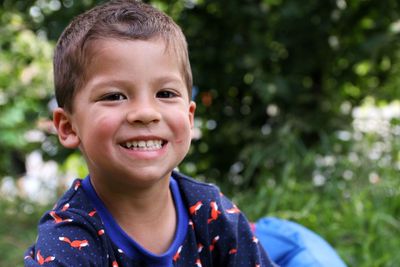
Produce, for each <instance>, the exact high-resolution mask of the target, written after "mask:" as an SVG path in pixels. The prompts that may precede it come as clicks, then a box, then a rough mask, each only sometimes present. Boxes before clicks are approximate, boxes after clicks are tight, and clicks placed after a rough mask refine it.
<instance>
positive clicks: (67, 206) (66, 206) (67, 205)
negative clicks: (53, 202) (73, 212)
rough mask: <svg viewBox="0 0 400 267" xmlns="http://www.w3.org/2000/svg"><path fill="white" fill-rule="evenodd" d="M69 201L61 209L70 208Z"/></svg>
mask: <svg viewBox="0 0 400 267" xmlns="http://www.w3.org/2000/svg"><path fill="white" fill-rule="evenodd" d="M69 206H70V205H69V203H67V204H65V205H64V206H63V207H62V209H61V211H66V210H67V209H68V208H69Z"/></svg>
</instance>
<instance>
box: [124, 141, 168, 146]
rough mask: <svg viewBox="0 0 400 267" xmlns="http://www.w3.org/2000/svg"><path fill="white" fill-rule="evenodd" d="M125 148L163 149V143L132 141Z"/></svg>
mask: <svg viewBox="0 0 400 267" xmlns="http://www.w3.org/2000/svg"><path fill="white" fill-rule="evenodd" d="M125 146H126V147H127V148H131V147H133V148H161V146H162V141H161V140H146V141H145V140H140V141H132V142H126V143H125Z"/></svg>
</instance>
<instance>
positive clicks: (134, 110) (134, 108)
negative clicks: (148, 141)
mask: <svg viewBox="0 0 400 267" xmlns="http://www.w3.org/2000/svg"><path fill="white" fill-rule="evenodd" d="M126 119H127V121H128V122H129V123H131V124H143V125H148V124H151V123H155V122H159V121H160V120H161V113H160V111H159V109H158V108H157V107H156V105H155V103H152V101H151V100H143V99H142V100H137V101H134V102H132V104H131V105H130V107H129V110H128V112H127V115H126Z"/></svg>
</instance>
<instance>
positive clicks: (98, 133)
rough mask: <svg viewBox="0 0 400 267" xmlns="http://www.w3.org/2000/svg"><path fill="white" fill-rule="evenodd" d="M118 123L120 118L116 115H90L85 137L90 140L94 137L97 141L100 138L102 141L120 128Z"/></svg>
mask: <svg viewBox="0 0 400 267" xmlns="http://www.w3.org/2000/svg"><path fill="white" fill-rule="evenodd" d="M118 125H119V121H118V119H117V118H115V116H110V114H108V115H102V114H98V115H96V116H90V117H88V119H87V121H86V127H87V129H88V130H87V131H86V135H85V138H86V140H88V141H89V142H90V140H94V139H96V140H97V141H98V140H99V139H100V140H102V141H105V140H109V139H110V138H111V137H112V136H113V134H114V133H115V131H116V129H117V128H118ZM106 138H107V139H106Z"/></svg>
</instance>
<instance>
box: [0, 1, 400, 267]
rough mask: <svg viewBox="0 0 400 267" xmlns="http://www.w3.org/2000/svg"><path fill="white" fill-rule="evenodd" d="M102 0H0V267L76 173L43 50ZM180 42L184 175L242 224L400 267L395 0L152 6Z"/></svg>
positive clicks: (350, 260) (399, 62)
mask: <svg viewBox="0 0 400 267" xmlns="http://www.w3.org/2000/svg"><path fill="white" fill-rule="evenodd" d="M99 2H101V1H96V0H79V1H77V0H35V1H33V0H23V1H22V0H19V1H18V0H2V1H0V150H1V153H0V266H10V265H11V266H22V265H23V263H22V261H23V252H24V250H25V249H26V248H27V247H28V246H29V245H30V244H31V243H32V242H34V240H35V237H36V225H37V222H38V220H39V218H40V216H41V214H42V212H43V211H44V210H46V209H49V208H51V206H52V205H53V203H54V201H55V200H56V199H57V197H58V196H59V195H60V194H61V193H62V192H63V191H64V190H65V189H66V188H67V187H68V186H69V183H70V182H71V181H72V179H74V178H75V177H83V176H85V174H86V169H85V166H84V161H83V159H82V158H81V156H80V155H79V153H78V152H77V151H69V150H65V149H63V148H62V147H61V146H60V145H59V144H58V141H57V138H56V136H55V135H54V130H53V127H52V123H51V110H52V108H54V107H55V106H56V103H55V101H54V98H53V84H52V62H51V60H52V53H53V48H54V44H55V42H56V40H57V38H58V36H59V35H60V33H61V32H62V30H63V28H64V27H65V26H66V25H67V24H68V22H69V21H70V20H71V18H72V17H74V16H76V15H77V14H79V13H81V12H83V11H84V10H86V9H88V8H90V7H92V6H94V5H95V4H97V3H99ZM146 2H150V3H152V4H153V5H155V6H157V7H158V8H160V9H162V10H163V11H165V12H166V13H168V14H169V15H171V16H172V17H173V18H174V19H175V20H176V21H177V22H178V24H179V25H181V26H182V28H183V31H184V33H185V34H186V36H187V39H188V43H189V50H190V58H191V63H192V68H193V75H194V86H195V87H194V89H193V90H194V100H195V101H196V102H197V106H198V109H197V114H196V134H195V136H194V140H193V146H192V148H191V151H190V153H189V155H188V157H187V158H186V160H185V161H184V162H183V163H182V164H181V166H180V170H181V171H182V172H184V173H186V174H188V175H191V176H193V177H196V178H197V179H199V180H204V181H207V182H213V183H216V184H218V185H219V186H220V187H221V189H222V191H223V192H224V193H225V194H226V195H228V196H229V197H230V198H231V199H233V201H234V202H235V203H236V204H238V205H239V207H240V208H241V209H242V210H243V211H244V212H245V213H246V214H247V216H248V217H249V219H250V220H253V221H255V220H257V219H259V218H261V217H263V216H277V217H279V218H284V219H290V220H293V221H296V222H299V223H301V224H302V225H304V226H306V227H308V228H310V229H312V230H314V231H316V232H317V233H319V234H320V235H321V236H323V237H324V238H325V239H326V240H327V241H328V242H330V243H331V244H332V245H333V246H334V247H335V248H336V249H337V251H338V253H339V254H340V255H341V257H342V258H343V259H344V260H345V261H346V263H347V264H348V265H349V266H361V267H363V266H365V267H371V266H399V265H400V255H399V253H398V249H399V247H400V180H399V170H400V2H399V1H398V0H325V1H320V0H307V1H299V0H229V1H222V0H171V1H163V0H151V1H146Z"/></svg>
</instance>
